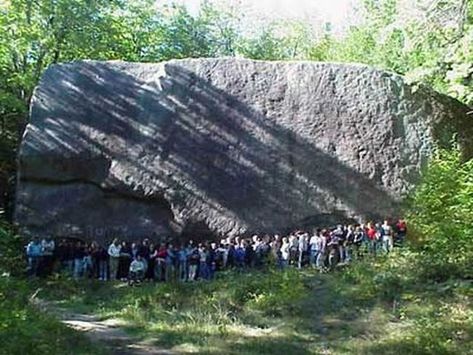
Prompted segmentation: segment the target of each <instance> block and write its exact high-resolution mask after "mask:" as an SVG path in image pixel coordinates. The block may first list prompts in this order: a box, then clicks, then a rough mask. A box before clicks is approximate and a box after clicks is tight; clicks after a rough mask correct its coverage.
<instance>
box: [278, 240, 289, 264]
mask: <svg viewBox="0 0 473 355" xmlns="http://www.w3.org/2000/svg"><path fill="white" fill-rule="evenodd" d="M280 253H281V268H283V269H284V268H285V267H286V266H287V265H288V263H289V255H290V245H289V241H288V239H287V238H286V237H284V238H282V245H281V249H280Z"/></svg>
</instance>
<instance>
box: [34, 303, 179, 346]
mask: <svg viewBox="0 0 473 355" xmlns="http://www.w3.org/2000/svg"><path fill="white" fill-rule="evenodd" d="M34 304H35V305H36V306H38V307H39V308H40V309H41V310H42V311H45V312H48V313H52V314H54V315H55V316H56V317H57V318H59V320H60V321H61V322H62V323H64V324H65V325H67V326H68V327H70V328H72V329H75V330H77V331H80V332H82V333H84V334H85V335H86V336H87V337H88V338H89V339H90V340H91V341H92V342H93V343H96V344H98V345H101V346H103V347H104V348H105V349H107V350H108V351H110V354H114V355H145V354H146V355H149V354H159V355H164V354H166V355H168V354H175V352H173V351H171V350H165V349H159V348H157V347H156V346H154V345H153V344H150V343H147V342H145V341H142V340H140V339H137V338H135V337H133V336H131V335H129V334H128V333H126V332H125V331H124V330H123V326H124V323H123V322H122V321H120V320H119V319H106V320H101V319H100V318H98V317H96V316H93V315H89V314H80V313H73V312H71V311H69V310H66V309H63V308H60V307H58V306H57V305H55V304H54V303H51V302H47V301H44V300H40V299H37V298H35V299H34Z"/></svg>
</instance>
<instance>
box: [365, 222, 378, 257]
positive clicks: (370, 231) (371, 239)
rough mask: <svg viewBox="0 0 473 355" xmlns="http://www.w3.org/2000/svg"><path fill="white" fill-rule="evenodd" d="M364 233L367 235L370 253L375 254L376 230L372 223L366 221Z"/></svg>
mask: <svg viewBox="0 0 473 355" xmlns="http://www.w3.org/2000/svg"><path fill="white" fill-rule="evenodd" d="M366 235H367V236H368V248H369V251H370V253H371V254H372V255H376V247H377V244H378V232H377V231H376V228H375V227H374V226H373V223H371V222H370V223H368V226H367V230H366Z"/></svg>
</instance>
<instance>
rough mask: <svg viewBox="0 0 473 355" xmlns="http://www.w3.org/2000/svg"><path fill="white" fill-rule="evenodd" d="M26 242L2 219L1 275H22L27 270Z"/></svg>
mask: <svg viewBox="0 0 473 355" xmlns="http://www.w3.org/2000/svg"><path fill="white" fill-rule="evenodd" d="M23 246H24V240H23V239H22V238H21V237H20V236H18V235H16V234H15V233H14V232H13V229H12V227H11V226H10V225H9V224H8V223H7V222H5V221H3V220H2V219H0V275H2V274H6V275H21V274H23V273H24V271H25V270H26V265H25V259H24V252H23Z"/></svg>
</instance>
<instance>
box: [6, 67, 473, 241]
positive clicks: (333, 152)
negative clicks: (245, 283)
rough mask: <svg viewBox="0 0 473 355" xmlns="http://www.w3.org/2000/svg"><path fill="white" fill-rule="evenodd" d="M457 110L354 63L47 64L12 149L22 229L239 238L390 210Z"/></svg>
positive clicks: (459, 114)
mask: <svg viewBox="0 0 473 355" xmlns="http://www.w3.org/2000/svg"><path fill="white" fill-rule="evenodd" d="M472 133H473V130H472V123H471V120H470V121H469V120H468V117H467V108H466V107H464V106H462V105H461V104H459V103H458V102H456V101H454V100H451V99H449V98H446V97H444V96H442V95H439V94H436V93H434V92H432V91H429V90H427V89H425V88H418V89H417V90H414V88H412V87H411V86H409V85H407V84H406V83H405V82H404V81H403V78H402V77H401V76H398V75H395V74H392V73H387V72H384V71H380V70H376V69H373V68H370V67H367V66H363V65H348V64H330V63H316V62H263V61H251V60H244V59H189V60H176V61H169V62H164V63H158V64H140V63H126V62H95V61H82V62H74V63H70V64H60V65H53V66H51V67H50V68H49V69H48V70H47V71H46V72H45V74H44V75H43V77H42V79H41V81H40V83H39V86H38V87H37V88H36V90H35V92H34V96H33V99H32V103H31V117H30V123H29V124H28V126H27V128H26V131H25V134H24V137H23V140H22V143H21V149H20V153H19V172H18V188H17V200H16V212H15V219H16V222H17V223H18V224H19V226H20V228H21V231H22V232H23V233H25V234H33V235H45V234H49V235H53V236H56V237H60V236H70V237H79V238H86V239H97V238H98V239H104V238H110V237H112V236H115V235H116V236H120V237H126V238H130V239H132V238H139V237H143V236H154V235H158V236H164V235H179V234H180V235H185V236H194V237H195V236H198V235H199V234H202V235H205V234H214V235H216V234H222V235H223V234H226V235H228V234H230V235H232V234H233V235H234V234H239V233H250V232H263V231H267V232H275V231H285V230H287V229H290V228H294V227H296V226H309V225H311V226H312V225H318V224H326V223H332V222H334V221H335V220H341V219H343V218H347V219H355V220H362V219H369V218H381V217H384V216H395V215H397V214H398V213H399V203H400V201H401V200H402V198H403V197H404V196H405V195H406V194H407V193H408V192H409V191H411V189H412V187H413V185H414V184H415V182H416V181H417V180H418V178H419V173H420V171H421V169H422V167H423V166H424V165H425V163H426V161H427V159H428V157H429V155H430V154H431V152H432V149H433V147H434V146H435V145H436V144H441V145H442V144H448V143H449V142H451V139H452V137H453V136H454V135H455V134H457V138H458V139H459V140H460V141H462V144H463V146H464V147H471V146H472V145H471V141H469V140H471V137H472V136H473V134H472Z"/></svg>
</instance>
